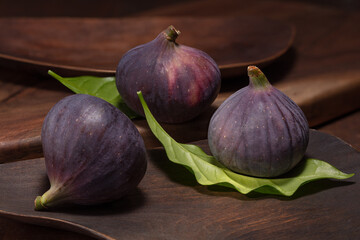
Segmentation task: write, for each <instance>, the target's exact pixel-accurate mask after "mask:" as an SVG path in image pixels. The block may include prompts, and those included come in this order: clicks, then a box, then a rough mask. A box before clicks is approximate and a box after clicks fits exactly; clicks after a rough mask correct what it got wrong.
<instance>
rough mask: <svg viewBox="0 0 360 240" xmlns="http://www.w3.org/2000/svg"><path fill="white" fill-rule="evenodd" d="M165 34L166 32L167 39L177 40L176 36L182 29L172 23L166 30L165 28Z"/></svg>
mask: <svg viewBox="0 0 360 240" xmlns="http://www.w3.org/2000/svg"><path fill="white" fill-rule="evenodd" d="M165 34H166V39H167V40H169V41H171V42H175V40H176V38H177V37H178V36H179V35H180V31H179V30H176V29H175V27H174V26H173V25H170V26H169V27H168V28H167V29H166V30H165Z"/></svg>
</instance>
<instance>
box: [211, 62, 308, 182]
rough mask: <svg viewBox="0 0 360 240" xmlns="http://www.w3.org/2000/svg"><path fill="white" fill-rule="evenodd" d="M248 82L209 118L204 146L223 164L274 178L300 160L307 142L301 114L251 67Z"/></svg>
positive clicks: (242, 172)
mask: <svg viewBox="0 0 360 240" xmlns="http://www.w3.org/2000/svg"><path fill="white" fill-rule="evenodd" d="M248 75H249V78H250V83H249V85H248V86H247V87H244V88H242V89H240V90H238V91H237V92H235V93H234V94H233V95H232V96H230V97H229V98H228V99H226V100H225V101H224V103H223V104H222V105H221V106H220V107H219V108H218V109H217V110H216V112H215V113H214V115H213V116H212V118H211V120H210V124H209V129H208V140H209V147H210V150H211V152H212V154H213V155H214V157H215V158H216V159H217V160H218V161H219V162H221V163H222V164H224V165H225V166H226V167H227V168H229V169H231V170H233V171H234V172H238V173H241V174H246V175H251V176H256V177H276V176H279V175H281V174H283V173H286V172H287V171H289V170H290V169H292V168H293V167H294V166H295V165H296V164H297V163H299V162H300V160H301V159H302V157H303V156H304V154H305V150H306V148H307V145H308V141H309V125H308V122H307V120H306V117H305V115H304V113H303V112H302V111H301V109H300V108H299V106H297V105H296V104H295V103H294V102H293V101H292V100H291V99H290V98H289V97H288V96H286V95H285V94H284V93H282V92H281V91H279V90H278V89H276V88H275V87H273V86H272V85H271V84H270V83H269V81H268V80H267V78H266V77H265V75H264V74H263V73H262V72H261V71H260V69H258V68H257V67H255V66H249V67H248Z"/></svg>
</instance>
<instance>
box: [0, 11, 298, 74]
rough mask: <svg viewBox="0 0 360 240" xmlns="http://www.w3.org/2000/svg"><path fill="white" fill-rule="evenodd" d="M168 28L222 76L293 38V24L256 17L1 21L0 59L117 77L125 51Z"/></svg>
mask: <svg viewBox="0 0 360 240" xmlns="http://www.w3.org/2000/svg"><path fill="white" fill-rule="evenodd" d="M169 25H174V26H175V27H176V28H177V29H178V30H180V31H181V32H182V33H181V34H180V36H179V37H178V40H177V42H178V43H180V44H184V45H187V46H191V47H194V48H198V49H201V50H203V51H205V52H206V53H208V54H209V55H210V56H211V57H212V58H214V60H215V61H216V62H217V64H218V65H219V67H220V69H221V73H222V75H223V76H224V77H229V76H236V75H238V74H239V73H245V70H246V67H247V66H248V65H252V64H256V65H259V67H261V66H265V65H266V64H268V63H270V62H271V61H273V60H274V59H276V58H278V57H279V56H281V55H283V54H284V53H285V52H286V51H287V50H288V49H289V47H290V46H291V45H292V42H293V40H294V36H295V28H294V27H293V26H292V25H290V24H287V23H284V22H281V21H276V20H270V19H264V18H259V17H252V16H237V17H222V18H212V17H206V18H194V17H176V18H174V17H145V18H141V17H138V18H118V19H100V18H98V19H96V18H92V19H91V18H90V19H89V18H42V19H37V18H3V19H0V29H1V31H2V32H3V33H6V34H1V35H0V59H1V58H2V60H3V62H5V63H8V64H17V66H19V64H22V65H21V66H25V67H27V68H28V69H32V70H38V71H39V70H40V71H41V72H42V73H46V71H47V69H53V70H54V71H57V72H59V73H66V74H70V75H71V74H72V75H74V74H97V75H99V74H103V75H104V74H111V75H113V74H115V69H116V66H117V64H118V62H119V61H120V58H121V56H122V55H123V54H124V53H126V52H127V51H128V50H130V49H131V48H133V47H135V46H137V45H140V44H144V43H147V42H149V41H151V40H153V39H154V38H155V37H156V36H157V35H158V34H159V33H160V32H161V31H163V30H165V29H166V28H167V27H168V26H169ZM144 26H146V27H144Z"/></svg>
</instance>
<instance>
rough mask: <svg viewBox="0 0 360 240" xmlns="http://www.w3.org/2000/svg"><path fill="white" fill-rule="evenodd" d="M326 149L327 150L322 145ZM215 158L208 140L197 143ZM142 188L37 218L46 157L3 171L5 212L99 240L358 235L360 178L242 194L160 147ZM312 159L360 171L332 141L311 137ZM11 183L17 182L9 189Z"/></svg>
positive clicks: (0, 205)
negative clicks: (201, 178)
mask: <svg viewBox="0 0 360 240" xmlns="http://www.w3.org/2000/svg"><path fill="white" fill-rule="evenodd" d="M324 143H326V144H324ZM196 144H197V145H198V146H201V147H202V148H203V149H204V150H205V151H207V152H209V149H208V145H207V141H199V142H197V143H196ZM148 154H149V165H148V169H147V172H146V175H145V177H144V179H143V180H142V182H141V183H140V185H139V187H138V188H137V189H136V190H135V191H134V192H133V193H131V194H130V195H128V196H127V197H125V198H124V199H122V200H120V201H117V202H114V203H111V204H106V205H102V206H96V207H78V208H70V209H63V210H58V211H54V212H36V211H34V210H33V204H34V203H33V200H34V198H35V197H36V196H37V195H41V194H42V193H43V192H45V191H46V190H47V189H48V188H49V185H48V181H47V176H46V170H45V164H44V161H43V159H34V160H28V161H20V162H15V163H7V164H2V165H0V180H1V181H0V192H2V193H4V194H5V195H6V197H5V198H1V199H0V214H4V215H6V216H8V217H12V218H14V219H17V220H21V221H25V222H33V223H34V222H36V223H38V224H42V225H45V226H55V227H57V228H64V229H68V230H72V231H75V232H80V233H83V234H86V235H89V236H92V237H95V238H98V239H159V238H160V239H263V236H266V237H267V238H269V239H329V240H330V239H340V238H342V239H356V238H357V237H358V236H359V234H360V224H359V223H360V215H359V214H358V213H359V211H356V210H358V209H359V208H360V201H359V198H360V191H359V190H360V189H359V185H358V182H359V181H360V175H359V174H356V175H355V176H353V177H352V178H351V179H348V180H343V181H335V180H328V179H326V180H319V181H315V182H312V183H308V184H305V185H304V186H302V187H301V189H300V191H298V192H296V193H295V195H294V196H292V197H280V196H264V195H261V194H255V193H253V194H249V195H247V196H245V195H242V194H240V193H238V192H236V191H233V190H231V189H228V188H224V187H215V186H208V187H207V186H201V185H199V184H197V182H196V181H195V179H194V177H193V175H192V174H190V172H188V170H186V169H185V168H184V167H182V166H180V165H177V164H174V163H172V162H170V161H169V160H168V159H167V157H166V154H165V151H164V150H162V149H156V150H149V152H148ZM306 156H307V157H314V158H318V159H326V161H327V162H329V163H330V164H332V165H334V166H336V167H337V168H338V169H340V170H342V171H345V172H348V173H350V172H359V171H360V152H357V151H355V150H354V149H353V148H351V147H350V146H348V145H347V144H345V143H344V142H342V141H341V140H339V139H337V138H335V137H332V136H330V135H327V134H324V133H321V132H316V131H315V132H314V131H312V132H311V134H310V142H309V147H308V149H307V153H306ZM10 183H11V184H10Z"/></svg>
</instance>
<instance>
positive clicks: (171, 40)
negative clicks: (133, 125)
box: [116, 26, 221, 123]
mask: <svg viewBox="0 0 360 240" xmlns="http://www.w3.org/2000/svg"><path fill="white" fill-rule="evenodd" d="M179 33H180V32H179V31H178V30H176V29H175V28H174V27H173V26H169V27H168V28H167V29H166V30H164V31H163V32H161V33H160V34H159V35H158V36H157V37H156V38H155V39H154V40H152V41H151V42H148V43H146V44H143V45H140V46H137V47H135V48H133V49H131V50H129V51H128V52H127V53H126V54H125V55H124V56H123V57H122V58H121V60H120V62H119V64H118V67H117V70H116V85H117V89H118V91H119V93H120V95H121V96H122V97H123V99H124V101H125V103H126V104H127V105H128V106H129V107H130V108H131V109H132V110H134V111H135V112H136V113H138V114H139V115H141V116H144V111H143V109H142V106H141V104H140V101H139V99H138V96H137V94H136V93H137V91H141V92H142V93H143V95H144V99H145V101H146V102H147V103H148V106H149V109H150V110H151V112H152V113H153V115H154V116H155V118H156V119H157V120H158V121H159V122H163V123H181V122H185V121H188V120H191V119H193V118H195V117H196V116H198V115H199V114H201V113H202V112H203V111H205V110H206V109H207V108H208V107H209V106H210V105H211V103H212V102H213V101H214V100H215V98H216V97H217V95H218V93H219V91H220V85H221V75H220V70H219V68H218V66H217V64H216V63H215V61H214V60H213V59H212V58H211V57H210V56H209V55H208V54H206V53H205V52H203V51H201V50H198V49H195V48H191V47H188V46H184V45H180V44H177V43H176V42H175V40H176V38H177V36H178V35H179Z"/></svg>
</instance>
